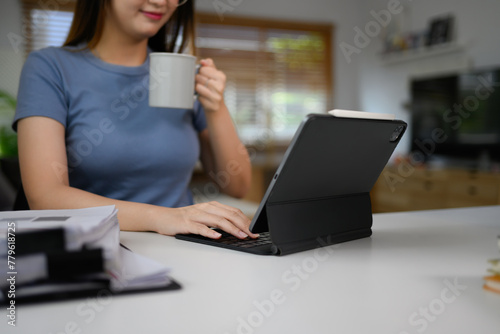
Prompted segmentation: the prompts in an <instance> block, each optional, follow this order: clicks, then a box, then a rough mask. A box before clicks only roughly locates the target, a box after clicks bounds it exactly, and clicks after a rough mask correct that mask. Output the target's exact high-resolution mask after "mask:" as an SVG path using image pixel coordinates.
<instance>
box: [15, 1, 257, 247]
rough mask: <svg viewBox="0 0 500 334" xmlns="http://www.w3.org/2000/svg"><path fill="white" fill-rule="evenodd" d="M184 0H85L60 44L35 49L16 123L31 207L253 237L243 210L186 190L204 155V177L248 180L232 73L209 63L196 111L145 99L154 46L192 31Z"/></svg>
mask: <svg viewBox="0 0 500 334" xmlns="http://www.w3.org/2000/svg"><path fill="white" fill-rule="evenodd" d="M180 1H181V3H179V0H102V1H98V0H95V1H88V0H79V1H78V2H77V4H76V10H75V16H74V17H75V19H74V21H73V23H72V27H71V29H70V33H69V35H68V39H67V40H66V42H65V44H64V46H63V47H61V48H47V49H44V50H40V51H37V52H33V53H31V54H30V56H29V57H28V59H27V61H26V63H25V65H24V68H23V72H22V75H21V81H20V87H19V96H18V101H19V102H18V107H17V110H16V117H15V119H14V127H15V128H17V131H18V144H19V159H20V164H21V175H22V180H23V186H24V190H25V193H26V197H27V199H28V202H29V205H30V208H31V209H66V208H80V207H91V206H102V205H115V206H116V207H117V208H118V212H119V214H118V215H119V216H118V218H119V221H120V228H121V229H122V230H132V231H156V232H158V233H162V234H166V235H175V234H177V233H197V234H201V235H203V236H206V237H210V238H218V237H220V234H219V233H217V232H215V231H214V230H213V229H211V228H210V227H218V228H221V229H223V230H225V231H227V232H229V233H231V234H233V235H235V236H237V237H239V238H245V237H247V236H250V237H257V235H255V234H252V233H251V232H250V231H249V229H248V227H249V223H250V222H249V220H248V218H247V217H245V216H244V215H243V213H242V212H241V211H240V210H238V209H235V208H232V207H229V206H226V205H223V204H220V203H217V202H210V203H203V204H196V205H193V201H192V197H191V194H190V193H189V190H188V183H189V179H190V176H191V173H192V170H193V168H194V165H195V163H196V161H197V160H198V158H199V159H200V160H201V162H202V165H203V167H204V170H205V171H206V172H207V173H208V175H212V176H217V175H220V174H219V173H224V175H225V176H228V177H229V180H225V182H224V184H223V185H221V190H222V191H223V192H225V193H227V194H229V195H232V196H236V197H242V196H243V195H244V194H245V193H246V191H247V189H248V188H249V186H250V162H249V158H248V154H247V152H246V150H245V149H244V147H243V145H242V144H241V142H240V141H239V139H238V137H237V134H236V131H235V129H234V126H233V124H232V121H231V118H230V115H229V113H228V110H227V108H226V106H225V104H224V100H223V92H224V88H225V76H224V74H223V73H222V72H220V71H219V70H217V68H216V67H215V65H214V63H213V61H212V60H211V59H204V60H201V68H200V71H199V74H197V76H196V91H197V93H198V95H199V98H198V100H199V102H197V103H195V107H194V110H168V109H165V108H152V107H149V106H148V98H147V92H148V90H147V87H145V86H147V82H148V78H149V74H148V72H149V57H148V54H149V52H151V51H170V52H172V51H174V49H175V47H176V45H177V46H178V45H179V41H180V42H181V43H180V47H179V50H178V51H180V52H182V51H183V49H185V48H186V47H187V44H188V43H187V41H188V40H189V39H191V41H192V40H193V38H192V33H193V3H192V0H187V2H186V1H185V0H180ZM166 37H167V38H166ZM165 41H166V42H165ZM229 166H230V167H229ZM228 168H230V169H231V170H230V171H228V170H227V169H228ZM214 179H215V180H217V177H214Z"/></svg>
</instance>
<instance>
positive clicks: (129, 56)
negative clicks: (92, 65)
mask: <svg viewBox="0 0 500 334" xmlns="http://www.w3.org/2000/svg"><path fill="white" fill-rule="evenodd" d="M147 50H148V40H147V39H144V40H142V41H138V42H132V41H130V40H123V39H119V38H116V37H115V38H106V36H105V35H103V36H102V38H101V40H100V41H99V43H98V44H97V46H96V47H95V48H94V49H92V52H93V53H94V55H95V56H97V57H98V58H100V59H101V60H102V61H105V62H107V63H111V64H115V65H122V66H140V65H142V64H143V63H144V61H146V57H147V55H148V51H147Z"/></svg>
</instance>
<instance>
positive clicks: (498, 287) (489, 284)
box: [483, 236, 500, 293]
mask: <svg viewBox="0 0 500 334" xmlns="http://www.w3.org/2000/svg"><path fill="white" fill-rule="evenodd" d="M498 249H499V250H500V236H498ZM488 262H489V263H490V267H489V268H488V272H489V275H488V276H485V277H484V285H483V287H484V289H485V290H488V291H493V292H496V293H500V259H492V260H489V261H488Z"/></svg>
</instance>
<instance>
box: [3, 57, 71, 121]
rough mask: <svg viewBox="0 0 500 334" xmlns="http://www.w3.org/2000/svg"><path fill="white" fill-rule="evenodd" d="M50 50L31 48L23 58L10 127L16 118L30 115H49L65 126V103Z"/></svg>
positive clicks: (56, 59) (60, 74)
mask: <svg viewBox="0 0 500 334" xmlns="http://www.w3.org/2000/svg"><path fill="white" fill-rule="evenodd" d="M54 50H55V49H54V48H49V49H44V50H41V51H35V52H32V53H31V54H30V55H29V56H28V58H27V59H26V62H25V64H24V66H23V69H22V71H21V78H20V81H19V92H18V96H17V107H16V114H15V116H14V121H13V124H12V127H13V129H14V130H17V122H18V121H19V120H20V119H22V118H26V117H30V116H45V117H49V118H52V119H55V120H56V121H58V122H60V123H61V124H63V125H64V126H66V119H67V114H68V106H67V102H66V98H65V89H64V85H63V77H62V73H61V70H60V68H59V66H58V58H57V57H56V56H57V55H56V54H55V52H53V51H54Z"/></svg>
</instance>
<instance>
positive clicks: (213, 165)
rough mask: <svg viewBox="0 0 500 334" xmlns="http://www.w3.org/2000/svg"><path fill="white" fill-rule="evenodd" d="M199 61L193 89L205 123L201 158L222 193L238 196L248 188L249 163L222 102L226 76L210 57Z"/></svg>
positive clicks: (201, 137)
mask: <svg viewBox="0 0 500 334" xmlns="http://www.w3.org/2000/svg"><path fill="white" fill-rule="evenodd" d="M201 64H202V67H201V69H200V72H199V74H197V76H196V91H197V92H198V94H199V100H200V103H201V104H202V105H203V107H204V109H205V115H206V118H207V124H208V126H207V129H205V130H204V131H202V132H201V133H200V143H201V162H202V164H203V167H204V169H205V171H206V172H207V174H208V175H209V176H210V178H211V179H212V180H213V181H214V182H215V183H217V185H218V186H219V187H220V189H221V190H222V191H223V192H224V193H226V194H228V195H231V196H234V197H240V198H241V197H243V196H245V194H246V193H247V192H248V190H249V188H250V183H251V164H250V158H249V156H248V152H247V150H246V148H245V146H244V145H243V144H242V143H241V141H240V139H239V137H238V134H237V133H236V129H235V127H234V124H233V121H232V119H231V116H230V114H229V111H228V110H227V107H226V105H225V103H224V89H225V87H226V76H225V75H224V73H223V72H221V71H219V70H217V68H216V67H215V65H214V62H213V61H212V60H211V59H204V60H202V61H201Z"/></svg>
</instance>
